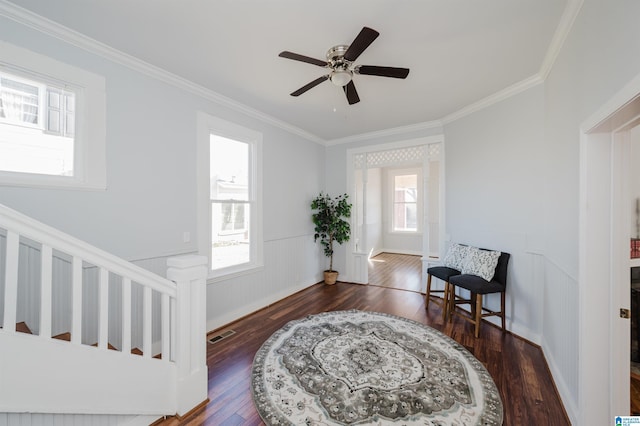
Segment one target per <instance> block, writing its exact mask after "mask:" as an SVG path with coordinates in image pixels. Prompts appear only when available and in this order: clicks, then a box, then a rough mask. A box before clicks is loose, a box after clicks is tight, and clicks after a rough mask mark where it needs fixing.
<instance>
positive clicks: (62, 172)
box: [0, 42, 106, 189]
mask: <svg viewBox="0 0 640 426" xmlns="http://www.w3.org/2000/svg"><path fill="white" fill-rule="evenodd" d="M104 100H105V96H104V78H102V77H100V76H96V75H94V74H91V73H88V72H86V71H84V70H80V69H78V68H75V67H72V66H70V65H67V64H63V63H60V62H58V61H56V60H54V59H51V58H49V57H46V56H43V55H40V54H37V53H34V52H31V51H28V50H25V49H22V48H19V47H16V46H13V45H10V44H8V43H2V42H0V184H4V185H20V186H23V185H24V186H44V187H51V186H53V187H76V188H92V189H104V188H105V186H106V173H105V131H104V127H105V118H104V117H105V101H104Z"/></svg>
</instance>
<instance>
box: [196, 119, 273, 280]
mask: <svg viewBox="0 0 640 426" xmlns="http://www.w3.org/2000/svg"><path fill="white" fill-rule="evenodd" d="M196 123H197V146H196V178H197V189H196V194H197V202H196V204H197V213H196V220H197V229H198V236H199V237H198V241H197V244H198V253H199V254H200V255H202V256H205V257H206V258H207V259H208V260H209V266H208V270H209V273H208V282H216V281H221V280H224V279H228V278H232V277H235V276H239V275H244V274H246V273H251V272H255V271H256V270H258V269H260V268H262V267H263V266H264V256H263V246H264V241H263V229H262V214H263V212H262V194H263V191H262V133H260V132H257V131H255V130H252V129H249V128H247V127H244V126H241V125H238V124H236V123H232V122H230V121H226V120H223V119H221V118H218V117H214V116H212V115H210V114H207V113H204V112H201V111H198V112H197V114H196ZM212 133H213V134H216V135H218V136H223V137H227V138H230V139H235V140H239V141H242V142H246V143H248V145H249V156H250V162H251V165H250V170H249V180H250V183H249V190H250V192H251V193H250V195H249V199H250V201H251V202H252V203H253V204H254V205H253V206H252V208H251V214H250V221H251V224H250V227H249V229H250V233H251V240H250V241H251V243H250V250H251V254H250V259H251V260H250V262H248V263H243V264H240V265H234V266H230V267H228V268H223V269H218V270H212V269H211V238H210V237H209V236H210V235H211V213H210V208H211V202H210V192H209V191H210V189H209V158H210V157H209V155H210V153H209V149H210V135H211V134H212Z"/></svg>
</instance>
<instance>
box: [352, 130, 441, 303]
mask: <svg viewBox="0 0 640 426" xmlns="http://www.w3.org/2000/svg"><path fill="white" fill-rule="evenodd" d="M436 143H440V146H441V154H440V187H441V188H444V169H445V168H444V135H435V136H425V137H421V138H416V139H410V140H402V141H397V142H391V143H383V144H378V145H369V146H364V147H359V148H353V149H348V150H347V161H346V162H347V194H348V195H349V198H350V199H351V200H355V199H356V193H355V191H356V190H355V182H354V173H355V165H354V163H355V162H354V159H355V156H356V155H358V154H367V153H374V152H381V151H389V150H394V149H400V148H407V147H411V146H421V145H424V146H427V145H431V144H436ZM427 157H428V156H426V155H425V158H424V159H423V179H426V177H424V176H426V173H425V171H426V170H427V167H428V164H427V166H426V167H425V165H424V163H425V162H427V163H428V161H429V159H428V158H427ZM427 190H428V185H426V182H424V184H423V192H424V193H425V194H426V191H427ZM425 199H426V198H425ZM439 203H440V215H439V216H440V217H439V220H440V230H441V231H442V230H444V229H446V228H445V223H444V218H445V214H444V211H445V209H444V190H441V191H440V199H439ZM427 207H428V206H426V205H425V206H423V221H424V223H423V230H424V232H423V233H422V247H423V258H425V257H428V254H429V236H428V232H427V231H428V225H429V223H428V217H427V212H428V208H427ZM355 220H356V218H355V215H352V217H351V229H355V228H356V226H357V223H355ZM444 234H445V233H444V232H440V241H439V246H440V247H443V246H444V241H443V239H444ZM345 255H346V269H347V275H348V278H349V281H351V282H355V283H359V284H368V282H369V276H368V275H369V274H368V253H363V252H357V251H356V242H355V238H351V239H350V241H349V243H348V245H347V250H346V253H345ZM423 269H424V268H423ZM423 275H424V274H423ZM422 281H424V279H423V280H422ZM424 284H425V283H424V282H423V283H422V284H421V287H424ZM422 290H424V289H422Z"/></svg>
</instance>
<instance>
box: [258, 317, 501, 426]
mask: <svg viewBox="0 0 640 426" xmlns="http://www.w3.org/2000/svg"><path fill="white" fill-rule="evenodd" d="M252 390H253V400H254V403H255V405H256V408H257V410H258V413H260V416H261V417H262V419H263V420H264V422H265V423H266V424H267V425H296V426H298V425H365V424H366V425H385V424H390V425H391V424H393V425H395V424H397V425H433V426H435V425H439V426H442V425H501V424H502V401H501V400H500V395H499V393H498V389H497V388H496V386H495V383H494V382H493V379H492V378H491V376H490V375H489V373H488V372H487V370H486V369H485V368H484V366H483V365H482V364H481V363H480V361H478V360H477V359H476V358H475V357H474V356H473V355H471V353H470V352H469V351H467V350H466V349H465V348H464V347H463V346H461V345H460V344H458V343H457V342H455V341H454V340H453V339H451V338H449V337H448V336H445V335H444V334H442V333H440V332H439V331H437V330H434V329H433V328H431V327H428V326H425V325H423V324H420V323H417V322H415V321H411V320H408V319H406V318H400V317H397V316H393V315H387V314H382V313H376V312H363V311H337V312H325V313H322V314H318V315H310V316H308V317H306V318H303V319H300V320H296V321H291V322H289V323H287V324H286V325H285V326H284V327H282V328H281V329H280V330H278V331H276V332H275V333H274V334H273V335H272V336H271V337H270V338H269V339H268V340H267V341H266V342H265V343H264V344H263V345H262V347H261V348H260V350H258V352H257V353H256V355H255V358H254V361H253V371H252Z"/></svg>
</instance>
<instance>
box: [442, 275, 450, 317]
mask: <svg viewBox="0 0 640 426" xmlns="http://www.w3.org/2000/svg"><path fill="white" fill-rule="evenodd" d="M449 286H450V284H449V281H446V282H445V283H444V299H443V302H442V322H443V323H446V322H447V315H448V310H449V297H450V296H449Z"/></svg>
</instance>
